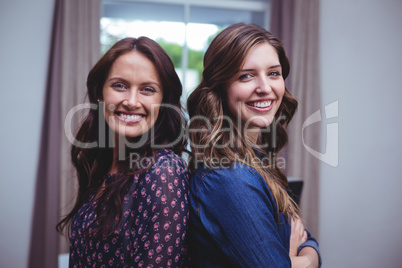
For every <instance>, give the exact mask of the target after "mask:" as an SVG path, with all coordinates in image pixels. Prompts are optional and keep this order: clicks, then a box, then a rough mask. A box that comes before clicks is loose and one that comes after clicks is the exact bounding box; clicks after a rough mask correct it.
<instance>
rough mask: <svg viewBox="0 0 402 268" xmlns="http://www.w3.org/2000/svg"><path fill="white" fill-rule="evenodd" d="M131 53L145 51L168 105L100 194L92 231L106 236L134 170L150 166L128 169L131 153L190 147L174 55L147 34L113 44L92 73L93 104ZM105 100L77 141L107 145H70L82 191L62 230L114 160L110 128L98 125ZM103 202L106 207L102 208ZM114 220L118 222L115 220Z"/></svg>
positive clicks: (179, 151)
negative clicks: (115, 68) (116, 65)
mask: <svg viewBox="0 0 402 268" xmlns="http://www.w3.org/2000/svg"><path fill="white" fill-rule="evenodd" d="M131 51H137V52H139V53H141V54H142V55H144V56H145V57H147V58H148V59H149V60H150V61H151V62H152V63H153V64H154V66H155V68H156V70H157V72H158V75H159V78H160V81H161V84H162V90H163V100H162V104H167V105H162V106H161V107H160V110H159V115H158V118H157V120H156V122H155V124H154V126H153V127H152V128H151V130H150V131H149V132H152V135H148V134H147V135H146V137H147V139H146V141H145V142H144V143H143V144H144V145H143V146H141V147H140V148H137V149H133V148H129V147H126V148H125V154H126V157H125V160H123V161H119V163H118V173H117V176H116V179H115V181H114V183H112V184H110V185H109V186H108V187H106V188H105V189H104V191H102V193H101V194H100V196H99V197H98V205H97V209H96V212H97V216H98V228H97V229H96V230H95V232H94V233H95V235H96V236H107V235H108V234H110V233H111V232H113V231H114V229H115V228H116V227H117V224H118V222H119V221H120V219H121V216H122V215H121V213H122V197H123V195H124V194H125V191H126V189H128V188H129V186H130V184H131V183H132V180H130V179H129V178H130V177H132V175H133V174H136V173H141V172H144V171H145V170H147V169H148V168H149V167H150V165H148V166H146V167H138V166H134V167H132V168H129V166H130V163H129V157H128V155H129V154H130V153H132V152H135V153H137V154H138V155H140V156H141V157H144V158H150V159H152V158H155V156H156V152H157V150H158V149H159V148H161V146H162V147H163V146H165V147H166V148H170V149H172V150H173V151H174V152H175V153H176V154H178V155H181V154H182V153H183V152H184V151H186V145H187V138H186V137H185V135H183V134H184V132H183V129H184V126H185V125H186V120H185V117H184V115H183V109H182V106H181V103H180V97H181V94H182V85H181V82H180V80H179V77H178V76H177V74H176V72H175V69H174V65H173V63H172V61H171V59H170V58H169V56H168V55H167V54H166V52H165V51H164V50H163V48H162V47H161V46H160V45H158V43H156V42H155V41H153V40H151V39H149V38H147V37H139V38H138V39H137V38H125V39H122V40H120V41H119V42H117V43H116V44H114V45H113V46H112V47H111V48H110V49H109V50H108V51H107V52H106V53H105V55H104V56H103V57H102V58H101V59H100V60H99V61H98V62H97V63H96V64H95V66H94V67H93V68H92V69H91V71H90V72H89V74H88V78H87V89H88V92H87V94H88V98H89V101H90V102H91V103H93V104H98V102H99V101H102V99H103V97H102V89H103V85H104V83H105V80H106V78H107V76H108V74H109V71H110V69H111V67H112V65H113V63H114V62H115V61H116V59H117V58H118V57H120V56H121V55H123V54H126V53H128V52H131ZM101 103H102V102H100V105H99V108H98V109H91V110H90V111H89V113H88V115H87V116H86V117H85V119H84V121H83V123H82V124H81V126H80V128H79V130H78V133H77V135H76V137H75V139H76V140H77V141H80V142H82V143H87V144H88V143H91V142H97V144H98V145H99V144H100V143H99V142H100V140H101V139H103V141H105V144H104V146H97V147H96V148H82V146H76V145H73V146H72V147H71V160H72V163H73V165H74V167H75V169H76V170H77V176H78V183H79V189H78V196H77V199H76V202H75V205H74V207H73V209H72V210H71V212H70V213H69V214H68V215H67V216H65V217H64V218H63V219H62V220H61V221H60V222H59V223H58V225H57V230H58V231H59V232H60V233H61V232H63V229H64V228H65V227H66V226H69V225H70V224H71V222H72V219H73V217H74V215H75V214H76V213H77V211H78V210H79V208H80V207H81V206H82V205H83V204H84V203H85V202H86V201H87V200H88V198H89V197H90V196H91V195H93V194H95V193H97V192H98V191H99V189H100V188H101V185H102V182H101V179H102V178H103V177H104V176H105V175H106V174H107V173H108V171H109V169H110V167H111V165H112V162H113V145H112V144H111V143H109V142H108V141H109V133H110V130H109V129H108V128H107V127H106V128H105V129H104V130H103V131H102V130H101V129H102V128H100V127H99V125H100V124H102V125H107V124H106V121H105V118H104V117H103V112H102V105H101ZM101 135H102V136H101ZM138 139H139V138H136V139H131V140H130V141H131V142H135V141H136V140H138ZM155 144H156V145H158V146H159V147H158V148H154V147H153V146H152V145H155ZM164 144H166V145H164ZM150 163H152V161H151V162H150ZM100 204H102V205H104V206H103V207H102V209H101V206H100ZM116 219H118V220H117V221H116Z"/></svg>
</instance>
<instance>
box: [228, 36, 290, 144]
mask: <svg viewBox="0 0 402 268" xmlns="http://www.w3.org/2000/svg"><path fill="white" fill-rule="evenodd" d="M284 92H285V82H284V79H283V77H282V68H281V64H280V62H279V58H278V54H277V52H276V51H275V49H274V48H273V47H272V46H271V45H270V44H269V43H267V42H264V43H261V44H258V45H257V46H255V47H254V48H252V49H251V50H250V52H249V54H248V55H247V57H246V60H245V63H244V66H243V67H242V68H241V71H240V74H239V75H238V77H237V78H236V79H235V80H234V81H233V82H231V83H230V84H229V85H228V86H227V87H226V96H227V105H228V108H229V111H230V113H231V114H232V115H233V116H234V120H235V122H237V120H238V119H240V120H241V122H242V126H243V127H244V128H245V129H247V131H248V133H249V134H250V135H252V136H254V137H255V136H258V133H259V132H260V130H261V128H263V127H266V126H269V125H270V124H271V123H272V121H273V119H274V116H275V113H276V112H277V111H278V109H279V106H280V104H281V101H282V97H283V94H284ZM253 133H254V134H253Z"/></svg>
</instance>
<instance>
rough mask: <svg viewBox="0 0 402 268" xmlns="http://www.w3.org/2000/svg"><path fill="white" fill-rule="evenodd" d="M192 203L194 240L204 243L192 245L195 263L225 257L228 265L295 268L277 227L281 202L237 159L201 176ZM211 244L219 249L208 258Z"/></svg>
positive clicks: (193, 185) (193, 189) (193, 187)
mask: <svg viewBox="0 0 402 268" xmlns="http://www.w3.org/2000/svg"><path fill="white" fill-rule="evenodd" d="M201 173H202V172H201ZM190 204H191V211H192V212H194V213H193V214H191V217H192V216H193V215H194V220H192V223H193V224H192V226H194V231H195V234H194V238H195V240H196V241H195V242H194V243H200V244H201V246H198V245H196V244H192V246H193V245H194V246H195V249H194V250H195V251H196V253H195V255H194V256H195V259H196V260H195V261H196V262H197V261H203V260H202V259H205V258H210V260H209V261H210V263H211V262H212V263H213V262H219V261H220V260H218V259H222V260H225V259H226V262H225V263H222V262H221V263H219V265H220V266H225V267H226V266H231V267H291V263H290V258H289V252H288V250H289V249H288V248H286V246H285V245H288V242H287V243H286V242H284V241H283V240H284V239H285V238H283V237H281V234H280V232H279V229H278V217H279V214H277V213H276V204H275V202H274V200H273V197H272V195H271V193H270V191H269V188H268V186H267V185H266V183H265V182H264V180H263V178H262V177H261V176H260V175H259V174H258V173H257V172H256V171H255V170H254V169H251V168H249V167H247V166H244V165H241V164H237V167H235V168H230V169H219V170H214V171H210V172H207V173H206V174H198V175H196V176H195V177H194V178H193V179H192V182H191V194H190ZM282 224H284V223H282ZM208 239H210V240H209V241H205V240H208ZM211 247H215V248H216V249H214V251H217V252H220V253H216V255H215V256H213V257H208V255H210V254H215V253H211V251H212V250H208V248H211ZM219 254H221V255H220V256H219ZM214 264H216V263H214ZM196 265H197V263H196ZM200 266H201V265H200Z"/></svg>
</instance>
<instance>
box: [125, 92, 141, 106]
mask: <svg viewBox="0 0 402 268" xmlns="http://www.w3.org/2000/svg"><path fill="white" fill-rule="evenodd" d="M138 102H139V99H138V90H135V89H133V90H130V91H129V92H128V93H127V96H126V99H125V100H124V102H123V105H125V106H127V107H128V108H129V109H132V108H135V107H137V106H138Z"/></svg>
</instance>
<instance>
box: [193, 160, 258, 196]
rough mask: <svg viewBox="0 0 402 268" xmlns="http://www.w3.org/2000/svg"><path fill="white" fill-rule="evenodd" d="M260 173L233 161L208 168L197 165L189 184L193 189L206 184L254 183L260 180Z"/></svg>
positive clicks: (226, 185)
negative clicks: (225, 165) (226, 164)
mask: <svg viewBox="0 0 402 268" xmlns="http://www.w3.org/2000/svg"><path fill="white" fill-rule="evenodd" d="M260 178H262V177H261V175H260V174H259V173H258V172H257V171H256V170H255V169H254V168H252V167H250V166H248V165H246V164H243V163H239V162H233V163H232V164H231V165H230V166H228V167H219V168H208V167H205V166H200V167H197V169H196V171H195V172H194V175H193V176H192V177H191V184H192V187H194V189H195V190H196V189H199V188H200V186H202V185H205V184H208V185H223V186H225V187H228V186H229V185H234V186H235V185H237V186H239V184H254V183H259V182H260V181H261V179H260Z"/></svg>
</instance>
